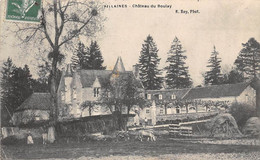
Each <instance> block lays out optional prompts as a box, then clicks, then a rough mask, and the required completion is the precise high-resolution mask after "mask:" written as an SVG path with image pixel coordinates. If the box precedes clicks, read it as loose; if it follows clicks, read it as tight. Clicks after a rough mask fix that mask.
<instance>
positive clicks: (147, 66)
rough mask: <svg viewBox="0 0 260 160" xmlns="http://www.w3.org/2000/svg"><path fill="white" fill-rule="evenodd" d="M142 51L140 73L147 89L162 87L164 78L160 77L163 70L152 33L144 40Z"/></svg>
mask: <svg viewBox="0 0 260 160" xmlns="http://www.w3.org/2000/svg"><path fill="white" fill-rule="evenodd" d="M140 53H141V55H140V57H139V69H140V73H139V75H140V79H141V81H142V83H143V85H144V87H145V89H150V90H155V89H160V88H161V83H162V78H161V77H159V76H160V75H161V71H160V70H159V69H158V65H159V62H160V58H158V55H157V53H158V49H157V46H156V44H155V42H154V41H153V38H152V37H151V36H150V35H148V37H147V38H146V40H145V41H144V44H143V45H142V50H141V52H140Z"/></svg>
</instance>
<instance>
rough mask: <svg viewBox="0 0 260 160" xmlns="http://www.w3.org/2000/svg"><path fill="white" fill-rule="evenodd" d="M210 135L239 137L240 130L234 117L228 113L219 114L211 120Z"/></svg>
mask: <svg viewBox="0 0 260 160" xmlns="http://www.w3.org/2000/svg"><path fill="white" fill-rule="evenodd" d="M211 136H212V137H229V138H231V137H240V136H242V134H241V132H240V131H239V129H238V126H237V123H236V120H235V118H234V117H233V116H232V115H231V114H228V113H224V114H219V115H218V116H216V117H215V118H213V119H212V121H211Z"/></svg>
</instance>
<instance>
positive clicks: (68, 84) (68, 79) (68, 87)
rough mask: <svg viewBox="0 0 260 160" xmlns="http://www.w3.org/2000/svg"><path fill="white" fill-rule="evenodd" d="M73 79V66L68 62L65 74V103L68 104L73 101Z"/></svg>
mask: <svg viewBox="0 0 260 160" xmlns="http://www.w3.org/2000/svg"><path fill="white" fill-rule="evenodd" d="M72 79H73V71H72V68H71V64H68V65H67V69H66V71H65V76H64V85H65V86H64V87H65V103H67V104H70V103H71V94H72Z"/></svg>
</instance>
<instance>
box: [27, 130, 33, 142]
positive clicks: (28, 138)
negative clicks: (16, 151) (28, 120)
mask: <svg viewBox="0 0 260 160" xmlns="http://www.w3.org/2000/svg"><path fill="white" fill-rule="evenodd" d="M27 144H33V138H32V134H31V133H30V132H29V135H28V136H27Z"/></svg>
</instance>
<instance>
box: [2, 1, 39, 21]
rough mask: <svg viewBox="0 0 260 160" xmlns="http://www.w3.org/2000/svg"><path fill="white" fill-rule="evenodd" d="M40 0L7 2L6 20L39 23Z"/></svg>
mask: <svg viewBox="0 0 260 160" xmlns="http://www.w3.org/2000/svg"><path fill="white" fill-rule="evenodd" d="M41 4H42V3H41V0H7V4H6V5H7V6H6V20H10V21H23V22H40V19H39V18H38V17H39V14H40V8H41Z"/></svg>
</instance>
